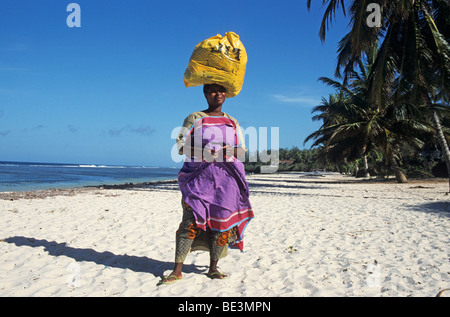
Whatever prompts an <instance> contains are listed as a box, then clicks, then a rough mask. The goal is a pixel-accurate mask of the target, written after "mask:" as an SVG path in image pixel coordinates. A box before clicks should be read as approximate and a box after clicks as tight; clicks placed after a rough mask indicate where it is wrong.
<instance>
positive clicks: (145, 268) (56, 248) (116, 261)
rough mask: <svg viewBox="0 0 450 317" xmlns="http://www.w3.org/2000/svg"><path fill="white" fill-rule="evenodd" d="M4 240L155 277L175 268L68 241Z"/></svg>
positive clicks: (198, 269)
mask: <svg viewBox="0 0 450 317" xmlns="http://www.w3.org/2000/svg"><path fill="white" fill-rule="evenodd" d="M3 241H4V242H7V243H11V244H15V245H16V246H18V247H21V246H28V247H33V248H38V247H44V251H46V252H48V254H50V255H53V256H67V257H70V258H72V259H74V260H75V261H77V262H94V263H96V264H99V265H104V266H106V267H115V268H120V269H129V270H131V271H134V272H142V273H150V274H153V275H154V276H155V277H162V276H163V274H164V272H165V271H167V270H172V269H173V262H166V261H160V260H155V259H151V258H148V257H145V256H133V255H128V254H120V255H117V254H114V253H112V252H109V251H105V252H98V251H95V250H94V249H82V248H73V247H70V246H67V243H65V242H62V243H58V242H56V241H47V240H45V239H41V240H39V239H34V238H28V237H22V236H15V237H9V238H6V239H4V240H3ZM206 270H207V266H198V265H193V264H185V265H183V272H186V273H198V274H201V273H204V272H205V271H206Z"/></svg>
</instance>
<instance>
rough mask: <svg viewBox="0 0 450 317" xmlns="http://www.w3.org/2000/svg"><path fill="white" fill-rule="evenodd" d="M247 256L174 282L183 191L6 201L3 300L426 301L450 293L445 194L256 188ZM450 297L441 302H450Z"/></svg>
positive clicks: (0, 275)
mask: <svg viewBox="0 0 450 317" xmlns="http://www.w3.org/2000/svg"><path fill="white" fill-rule="evenodd" d="M248 180H249V183H250V186H251V192H252V196H251V199H252V204H253V207H254V210H255V215H256V217H255V219H253V220H252V222H250V224H249V226H248V228H247V231H246V237H245V240H246V244H245V253H243V254H242V253H240V252H239V251H237V250H230V254H229V256H228V257H227V258H225V259H223V260H221V261H220V262H219V269H220V270H221V271H223V272H226V273H228V274H229V278H228V279H225V280H210V279H209V278H207V277H206V275H205V273H206V271H207V265H208V263H209V255H208V254H207V253H205V252H199V253H192V254H190V255H189V256H188V258H187V261H186V263H185V266H184V268H185V270H184V276H183V280H181V281H179V282H177V283H175V284H173V285H161V286H158V285H157V284H158V282H159V281H160V279H161V276H162V275H163V274H168V273H170V272H171V270H172V267H173V262H172V261H173V257H174V242H175V241H174V240H175V231H176V229H177V228H178V225H179V222H180V220H181V207H180V199H181V194H180V192H179V190H178V187H177V185H176V184H164V185H158V186H152V187H150V188H147V189H133V190H100V189H93V190H91V191H87V192H83V193H80V194H78V195H75V196H55V197H48V198H45V199H19V200H13V201H10V200H0V223H1V227H0V240H1V241H0V253H1V257H0V296H186V297H189V296H232V297H242V296H256V297H266V296H284V297H288V296H289V297H291V296H401V297H403V296H425V297H432V296H436V294H437V293H438V292H439V291H441V290H443V289H447V288H450V263H449V258H450V257H449V251H450V244H449V232H450V231H449V223H450V222H449V220H450V218H449V216H450V196H448V195H446V194H445V193H446V191H447V189H448V183H447V182H428V183H407V184H396V183H378V182H372V183H364V182H361V181H356V180H355V179H353V178H350V177H345V176H341V175H338V174H326V176H321V177H320V176H306V175H305V174H300V173H292V174H274V175H252V176H249V177H248ZM342 181H345V183H342ZM449 293H450V291H449V292H445V293H444V294H443V296H449V295H450V294H449Z"/></svg>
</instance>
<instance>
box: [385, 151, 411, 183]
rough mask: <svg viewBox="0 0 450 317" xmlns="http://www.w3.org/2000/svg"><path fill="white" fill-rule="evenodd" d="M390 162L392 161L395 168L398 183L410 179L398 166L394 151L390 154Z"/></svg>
mask: <svg viewBox="0 0 450 317" xmlns="http://www.w3.org/2000/svg"><path fill="white" fill-rule="evenodd" d="M389 162H390V163H391V167H392V169H393V170H394V174H395V180H396V181H397V183H407V182H408V179H407V178H406V176H405V174H403V172H402V170H401V169H400V167H399V166H398V164H397V161H396V160H395V156H394V153H392V152H391V153H390V154H389Z"/></svg>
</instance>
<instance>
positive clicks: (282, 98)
mask: <svg viewBox="0 0 450 317" xmlns="http://www.w3.org/2000/svg"><path fill="white" fill-rule="evenodd" d="M270 96H271V97H272V98H273V99H275V100H276V101H278V102H282V103H289V104H295V105H298V106H303V107H314V106H316V105H318V104H320V100H321V97H317V96H305V95H298V96H286V95H279V94H272V95H270Z"/></svg>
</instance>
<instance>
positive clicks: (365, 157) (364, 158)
mask: <svg viewBox="0 0 450 317" xmlns="http://www.w3.org/2000/svg"><path fill="white" fill-rule="evenodd" d="M363 162H364V177H370V173H369V163H367V155H365V154H364V155H363Z"/></svg>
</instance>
